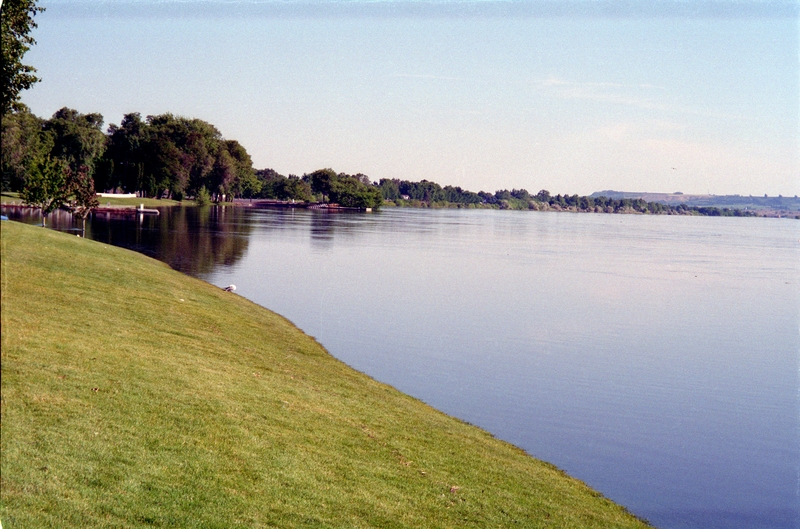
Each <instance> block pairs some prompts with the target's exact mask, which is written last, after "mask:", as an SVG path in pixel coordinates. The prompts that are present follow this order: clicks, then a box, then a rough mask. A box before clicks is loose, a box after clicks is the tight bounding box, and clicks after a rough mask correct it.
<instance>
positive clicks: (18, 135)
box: [0, 105, 53, 191]
mask: <svg viewBox="0 0 800 529" xmlns="http://www.w3.org/2000/svg"><path fill="white" fill-rule="evenodd" d="M20 107H21V108H19V109H17V110H15V111H12V112H10V113H8V114H6V115H5V116H3V123H2V152H3V154H2V162H0V165H1V166H2V174H3V191H19V190H21V189H22V187H23V185H25V174H26V173H27V172H28V167H29V166H30V165H31V163H33V162H34V161H35V160H36V159H38V158H40V157H41V156H45V155H47V154H48V153H49V152H50V150H51V149H52V147H53V145H52V137H51V135H49V134H44V133H42V123H43V121H42V120H41V119H40V118H38V117H36V116H34V115H33V114H31V113H30V111H29V110H28V109H27V108H25V107H24V106H23V105H20Z"/></svg>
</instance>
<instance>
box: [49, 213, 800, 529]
mask: <svg viewBox="0 0 800 529" xmlns="http://www.w3.org/2000/svg"><path fill="white" fill-rule="evenodd" d="M56 223H57V224H58V222H56ZM59 228H60V229H69V221H68V219H66V220H64V224H61V225H60V227H59ZM89 234H90V236H91V237H93V238H95V239H99V240H104V241H108V242H111V243H114V244H119V245H123V246H127V247H132V248H135V249H137V250H140V251H144V252H145V253H148V254H150V255H153V256H155V257H157V258H159V259H162V260H165V261H166V262H168V263H170V264H171V265H172V266H173V267H175V268H178V269H180V270H183V271H186V272H188V273H192V274H194V275H198V276H200V277H202V278H204V279H206V280H208V281H210V282H212V283H214V284H217V285H227V284H230V283H234V284H236V286H237V293H239V294H241V295H243V296H245V297H248V298H250V299H252V300H254V301H256V302H257V303H259V304H261V305H263V306H265V307H268V308H270V309H272V310H274V311H276V312H278V313H280V314H283V315H284V316H286V317H287V318H289V319H290V320H292V321H293V322H295V323H296V324H297V325H298V326H299V327H300V328H302V329H303V330H304V331H306V332H307V333H308V334H310V335H312V336H315V337H316V338H317V339H318V340H319V341H320V342H321V343H322V344H323V345H325V347H327V348H328V350H329V351H330V352H331V353H332V354H333V355H334V356H336V357H338V358H340V359H342V360H343V361H345V362H347V363H348V364H349V365H351V366H353V367H354V368H356V369H358V370H361V371H364V372H366V373H368V374H370V375H371V376H373V377H375V378H377V379H379V380H381V381H384V382H387V383H389V384H392V385H393V386H395V387H397V388H399V389H400V390H402V391H405V392H407V393H409V394H411V395H413V396H415V397H418V398H420V399H422V400H423V401H425V402H427V403H429V404H431V405H433V406H434V407H436V408H438V409H441V410H443V411H445V412H447V413H449V414H452V415H455V416H457V417H460V418H461V419H464V420H466V421H469V422H471V423H473V424H477V425H479V426H481V427H483V428H486V429H487V430H489V431H491V432H492V433H494V434H495V435H497V436H498V437H500V438H502V439H505V440H507V441H509V442H511V443H514V444H516V445H518V446H520V447H522V448H524V449H525V450H527V451H528V452H529V453H531V454H532V455H534V456H536V457H538V458H541V459H544V460H547V461H550V462H552V463H554V464H556V465H557V466H559V467H561V468H563V469H564V470H566V471H567V472H568V473H570V474H571V475H573V476H576V477H578V478H580V479H582V480H584V481H586V482H587V483H589V484H590V485H591V486H593V487H595V488H597V489H598V490H600V491H601V492H603V493H604V494H605V495H606V496H608V497H610V498H612V499H614V500H615V501H617V502H620V503H622V504H623V505H626V506H627V507H628V508H629V509H630V510H632V511H633V512H634V513H636V514H637V515H640V516H643V517H645V518H648V519H649V520H650V521H651V522H653V523H654V524H655V525H656V526H658V527H661V528H665V529H666V528H675V529H678V528H748V529H757V528H782V529H783V528H797V527H800V494H799V492H798V483H799V482H798V475H799V472H800V404H799V403H800V398H799V395H798V388H799V387H800V385H799V382H798V381H799V378H798V377H799V371H798V356H799V355H800V332H799V327H798V325H799V323H800V318H799V316H798V315H799V314H800V289H799V288H798V284H800V223H798V222H797V221H792V220H785V219H737V218H687V217H650V216H632V215H592V214H568V213H558V214H556V213H533V212H503V211H457V210H455V211H449V210H446V211H426V210H386V211H381V212H380V213H377V214H326V213H314V212H310V211H271V210H249V209H245V208H237V209H230V208H229V209H227V210H224V211H223V210H215V209H211V210H205V212H198V211H197V210H194V209H189V208H187V209H185V210H176V211H174V212H173V213H169V214H168V213H164V214H162V215H161V216H160V217H157V218H156V217H151V218H149V217H145V218H143V219H142V220H141V221H137V220H135V219H132V220H116V221H112V220H103V219H102V218H97V219H95V220H94V221H93V223H92V225H91V226H90V228H89Z"/></svg>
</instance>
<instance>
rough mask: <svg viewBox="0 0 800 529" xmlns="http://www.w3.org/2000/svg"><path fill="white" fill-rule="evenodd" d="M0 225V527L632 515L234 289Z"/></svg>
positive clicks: (625, 522)
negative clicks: (351, 364)
mask: <svg viewBox="0 0 800 529" xmlns="http://www.w3.org/2000/svg"><path fill="white" fill-rule="evenodd" d="M0 233H1V235H2V246H1V249H2V378H1V379H0V380H1V381H2V410H1V411H2V415H1V416H2V423H0V428H2V436H1V437H0V442H1V443H2V444H1V445H0V449H2V458H1V459H0V480H2V481H0V491H1V496H0V500H1V501H0V519H1V520H2V524H3V527H4V528H5V529H14V528H17V527H24V528H36V527H142V526H154V527H162V526H170V527H220V528H223V527H382V528H385V527H498V526H500V527H511V526H515V527H563V528H579V527H597V528H601V527H602V528H609V527H620V528H622V527H631V528H633V527H646V525H645V524H643V523H642V522H640V521H638V520H636V519H634V518H633V517H632V516H630V515H629V514H627V513H626V512H625V510H624V509H623V508H621V507H619V506H618V505H615V504H613V503H611V502H610V501H608V500H606V499H604V498H603V497H601V496H600V495H599V494H597V493H596V492H594V491H592V490H590V489H589V488H588V487H586V486H585V485H583V484H582V483H581V482H579V481H577V480H574V479H571V478H569V477H568V476H566V475H565V474H563V473H562V472H560V471H559V470H557V469H556V468H554V467H552V466H551V465H548V464H546V463H542V462H540V461H537V460H535V459H533V458H531V457H529V456H528V455H526V454H525V453H523V452H522V451H521V450H519V449H517V448H515V447H513V446H511V445H509V444H507V443H504V442H501V441H498V440H497V439H495V438H493V437H492V436H491V435H489V434H488V433H486V432H484V431H482V430H480V429H478V428H475V427H472V426H469V425H467V424H465V423H463V422H460V421H458V420H456V419H453V418H451V417H448V416H446V415H444V414H442V413H440V412H438V411H436V410H433V409H432V408H430V407H428V406H426V405H424V404H422V403H420V402H419V401H417V400H415V399H412V398H410V397H408V396H406V395H404V394H402V393H400V392H398V391H396V390H394V389H392V388H391V387H388V386H386V385H383V384H380V383H378V382H375V381H374V380H372V379H370V378H369V377H367V376H365V375H363V374H361V373H358V372H356V371H353V370H352V369H350V368H348V367H347V366H345V365H344V364H342V363H341V362H339V361H337V360H336V359H334V358H333V357H331V356H330V355H329V354H328V353H327V352H326V351H325V350H324V349H323V348H322V347H321V346H320V345H319V344H317V343H316V342H315V341H314V340H313V339H311V338H309V337H308V336H306V335H304V334H303V333H302V332H300V331H299V330H298V329H297V328H296V327H294V326H293V325H292V324H291V323H289V322H288V321H286V320H285V319H283V318H281V317H280V316H278V315H276V314H274V313H272V312H270V311H268V310H265V309H263V308H261V307H259V306H257V305H255V304H253V303H251V302H249V301H247V300H245V299H243V298H241V297H239V296H236V295H235V294H230V293H226V292H223V291H221V290H220V289H218V288H216V287H214V286H212V285H209V284H206V283H203V282H201V281H198V280H195V279H192V278H189V277H187V276H184V275H182V274H179V273H177V272H174V271H172V270H170V269H169V268H168V267H167V266H165V265H163V264H161V263H158V262H156V261H153V260H151V259H149V258H146V257H144V256H142V255H139V254H136V253H132V252H128V251H125V250H122V249H118V248H114V247H111V246H106V245H103V244H100V243H97V242H93V241H90V240H85V239H80V238H78V237H72V236H68V235H65V234H62V233H57V232H54V231H51V230H46V229H42V228H38V227H32V226H25V225H22V224H18V223H14V222H2V224H1V225H0ZM369 332H372V331H369Z"/></svg>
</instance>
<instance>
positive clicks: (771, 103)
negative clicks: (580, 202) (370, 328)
mask: <svg viewBox="0 0 800 529" xmlns="http://www.w3.org/2000/svg"><path fill="white" fill-rule="evenodd" d="M40 5H41V6H43V7H45V8H47V11H46V12H45V13H42V14H40V15H37V17H36V21H37V23H38V24H39V27H38V29H36V30H35V31H34V37H35V38H36V39H37V41H38V43H37V44H36V45H35V46H34V47H33V48H32V49H31V51H30V52H29V53H28V54H27V55H26V56H25V61H24V62H25V63H26V64H31V65H32V66H34V67H36V68H37V69H38V71H39V75H40V76H41V77H42V79H43V81H42V82H41V83H39V84H38V85H36V86H35V87H34V88H32V89H31V90H28V91H26V92H25V93H23V96H22V101H23V102H24V103H26V104H27V105H28V106H29V107H30V108H31V110H32V111H33V112H34V113H35V114H37V115H40V116H43V117H49V116H50V115H52V114H53V112H55V111H56V110H58V109H59V108H61V107H64V106H67V107H71V108H75V109H77V110H78V111H80V112H100V113H101V114H103V116H104V118H105V121H106V126H107V125H108V124H110V123H119V122H120V120H121V119H122V117H123V115H124V114H126V113H129V112H140V113H141V114H142V115H143V116H146V115H154V114H161V113H166V112H171V113H173V114H177V115H183V116H188V117H195V118H199V119H203V120H205V121H208V122H210V123H212V124H214V125H216V126H217V128H219V130H220V131H221V132H222V134H223V135H224V136H225V137H226V138H230V139H236V140H238V141H239V142H240V143H242V144H243V145H244V146H245V148H246V149H247V150H248V152H249V153H250V154H251V156H252V157H253V162H254V165H255V166H256V167H257V168H267V167H269V168H273V169H275V170H277V171H278V172H280V173H283V174H290V173H293V174H303V173H307V172H311V171H314V170H316V169H319V168H322V167H332V168H333V169H335V170H337V171H340V172H347V173H358V172H361V173H364V174H367V175H368V176H369V177H370V178H372V179H373V180H379V179H381V178H403V179H409V180H421V179H428V180H433V181H436V182H438V183H440V184H442V185H458V186H461V187H463V188H465V189H470V190H473V191H478V190H485V191H495V190H497V189H502V188H508V189H511V188H526V189H528V190H529V191H531V192H536V191H538V190H539V189H548V190H550V191H551V192H552V193H554V194H555V193H569V194H572V193H579V194H591V193H592V192H596V191H601V190H611V189H613V190H618V191H642V192H664V193H673V192H683V193H685V194H708V193H710V194H716V195H724V194H740V195H755V196H763V195H764V194H765V193H767V194H769V195H770V196H775V195H778V194H782V195H785V196H793V195H797V194H800V177H798V175H800V154H799V153H800V148H799V147H798V138H799V137H800V134H799V133H798V112H799V111H800V97H799V96H798V93H799V90H798V85H800V68H798V7H797V4H796V3H794V2H763V1H762V2H753V1H750V2H691V1H689V2H655V3H647V4H642V5H638V4H637V5H628V4H627V3H624V2H610V1H605V2H604V1H577V2H564V1H539V2H525V1H511V2H504V1H491V0H490V1H479V2H474V1H469V2H466V1H459V0H451V1H444V2H411V1H404V2H392V1H377V2H359V1H349V0H339V1H332V2H319V1H316V2H291V1H290V2H274V1H267V2H264V1H251V2H239V1H235V2H228V1H207V2H192V1H190V2H178V1H152V0H128V1H126V2H104V1H100V0H88V1H74V0H51V1H50V2H40Z"/></svg>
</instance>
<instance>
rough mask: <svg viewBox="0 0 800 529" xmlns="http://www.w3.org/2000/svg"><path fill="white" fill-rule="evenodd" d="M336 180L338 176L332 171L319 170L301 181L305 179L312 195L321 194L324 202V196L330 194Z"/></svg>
mask: <svg viewBox="0 0 800 529" xmlns="http://www.w3.org/2000/svg"><path fill="white" fill-rule="evenodd" d="M337 178H338V175H337V174H336V171H334V170H333V169H319V170H317V171H314V172H313V173H311V174H310V175H307V176H306V177H304V178H303V179H304V180H306V179H307V181H308V183H310V184H311V190H312V191H313V192H314V193H320V194H322V196H323V200H324V198H325V197H326V196H328V195H330V194H331V189H332V187H333V183H334V182H335V181H336V179H337Z"/></svg>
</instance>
